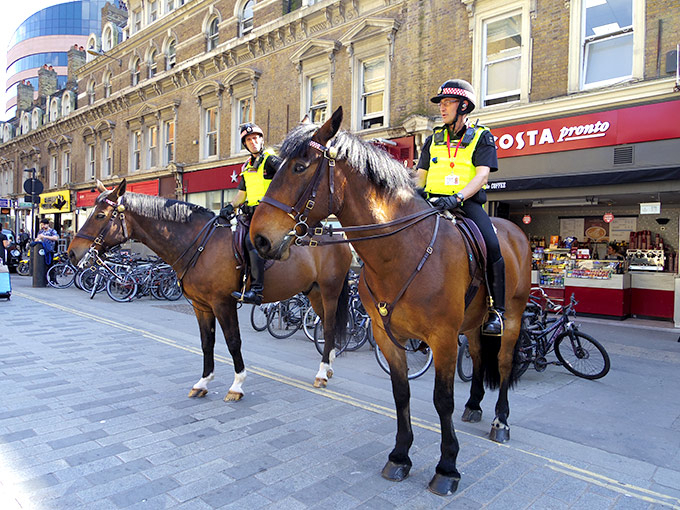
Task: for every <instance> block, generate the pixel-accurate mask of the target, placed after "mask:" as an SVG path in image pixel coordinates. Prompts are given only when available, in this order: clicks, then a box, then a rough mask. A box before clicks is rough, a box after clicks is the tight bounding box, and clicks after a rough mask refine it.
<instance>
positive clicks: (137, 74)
mask: <svg viewBox="0 0 680 510" xmlns="http://www.w3.org/2000/svg"><path fill="white" fill-rule="evenodd" d="M141 74H142V63H141V62H140V60H139V59H138V58H136V59H135V60H134V62H132V85H137V84H138V83H139V80H140V78H141Z"/></svg>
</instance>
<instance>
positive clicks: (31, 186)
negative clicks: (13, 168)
mask: <svg viewBox="0 0 680 510" xmlns="http://www.w3.org/2000/svg"><path fill="white" fill-rule="evenodd" d="M44 189H45V186H43V183H42V181H41V180H40V179H26V180H25V181H24V191H25V192H26V193H28V194H29V195H30V194H31V193H32V194H34V195H40V193H42V192H43V190H44Z"/></svg>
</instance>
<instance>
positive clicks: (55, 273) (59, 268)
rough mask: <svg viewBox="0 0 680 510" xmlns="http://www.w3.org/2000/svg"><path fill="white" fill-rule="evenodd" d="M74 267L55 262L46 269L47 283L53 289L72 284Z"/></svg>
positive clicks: (74, 274)
mask: <svg viewBox="0 0 680 510" xmlns="http://www.w3.org/2000/svg"><path fill="white" fill-rule="evenodd" d="M75 276H76V269H75V268H74V267H73V266H72V265H71V264H66V263H64V264H55V265H53V266H52V267H50V268H49V269H48V270H47V283H48V284H49V285H50V286H52V287H54V288H55V289H65V288H67V287H70V286H71V285H73V280H74V279H75Z"/></svg>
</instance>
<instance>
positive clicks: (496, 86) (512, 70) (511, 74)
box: [486, 58, 521, 96]
mask: <svg viewBox="0 0 680 510" xmlns="http://www.w3.org/2000/svg"><path fill="white" fill-rule="evenodd" d="M520 67H521V60H520V59H519V58H514V59H512V60H504V61H502V62H497V63H495V64H490V65H489V66H488V67H487V69H486V79H487V84H486V89H487V90H486V95H487V96H495V95H498V94H503V93H504V92H511V91H517V90H519V89H520V76H519V75H520Z"/></svg>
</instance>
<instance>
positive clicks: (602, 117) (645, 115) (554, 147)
mask: <svg viewBox="0 0 680 510" xmlns="http://www.w3.org/2000/svg"><path fill="white" fill-rule="evenodd" d="M678 118H680V101H677V100H676V101H668V102H665V103H657V104H651V105H645V106H635V107H632V108H623V109H620V110H611V111H608V112H600V113H591V114H588V115H578V116H576V117H565V118H563V119H554V120H546V121H543V122H536V123H532V124H519V125H517V126H509V127H507V128H498V129H492V130H491V132H492V133H493V135H494V138H495V139H496V147H497V148H498V157H499V158H509V157H513V156H528V155H531V154H544V153H548V152H559V151H569V150H577V149H588V148H592V147H604V146H607V145H620V144H627V143H638V142H649V141H652V140H666V139H669V138H680V122H678V121H677V119H678Z"/></svg>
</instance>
